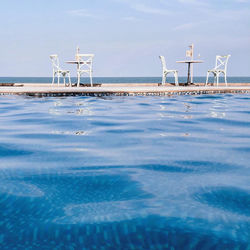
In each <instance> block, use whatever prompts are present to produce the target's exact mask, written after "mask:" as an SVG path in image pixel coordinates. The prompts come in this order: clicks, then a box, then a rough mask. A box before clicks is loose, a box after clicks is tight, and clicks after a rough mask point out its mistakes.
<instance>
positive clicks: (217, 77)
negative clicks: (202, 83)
mask: <svg viewBox="0 0 250 250" xmlns="http://www.w3.org/2000/svg"><path fill="white" fill-rule="evenodd" d="M216 80H217V81H216V82H217V87H218V86H219V74H216Z"/></svg>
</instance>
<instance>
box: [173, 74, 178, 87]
mask: <svg viewBox="0 0 250 250" xmlns="http://www.w3.org/2000/svg"><path fill="white" fill-rule="evenodd" d="M174 77H175V85H176V86H179V82H178V73H177V72H175V74H174Z"/></svg>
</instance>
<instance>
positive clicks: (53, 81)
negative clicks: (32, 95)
mask: <svg viewBox="0 0 250 250" xmlns="http://www.w3.org/2000/svg"><path fill="white" fill-rule="evenodd" d="M54 83H55V73H53V78H52V85H54Z"/></svg>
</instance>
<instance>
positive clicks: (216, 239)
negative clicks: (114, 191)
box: [1, 215, 248, 250]
mask: <svg viewBox="0 0 250 250" xmlns="http://www.w3.org/2000/svg"><path fill="white" fill-rule="evenodd" d="M204 223H206V222H205V221H202V220H195V219H188V218H187V220H183V219H179V218H168V219H167V218H163V217H160V216H154V215H152V216H148V217H147V218H143V219H141V218H138V219H132V220H125V221H121V222H113V223H100V224H77V225H57V224H44V225H39V226H38V227H34V228H31V227H27V228H26V230H22V231H21V232H20V231H19V232H18V231H16V232H11V233H10V232H9V233H8V234H7V233H6V231H2V233H3V234H2V242H1V243H2V244H1V249H3V250H5V249H14V248H15V249H20V250H23V249H114V250H117V249H128V250H129V249H171V250H172V249H175V250H179V249H180V250H183V249H247V244H248V242H245V241H235V240H232V239H229V238H227V237H226V236H224V235H220V234H219V235H218V234H217V235H215V234H213V233H212V232H210V231H206V230H195V229H193V228H194V225H196V224H197V225H200V224H204ZM24 225H25V224H24ZM2 229H4V227H2Z"/></svg>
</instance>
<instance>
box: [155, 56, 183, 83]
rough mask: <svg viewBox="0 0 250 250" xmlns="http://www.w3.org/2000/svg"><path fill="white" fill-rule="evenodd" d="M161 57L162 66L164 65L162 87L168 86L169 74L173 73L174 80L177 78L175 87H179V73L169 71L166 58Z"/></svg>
mask: <svg viewBox="0 0 250 250" xmlns="http://www.w3.org/2000/svg"><path fill="white" fill-rule="evenodd" d="M159 57H160V59H161V64H162V85H165V84H166V78H167V75H168V74H169V73H173V74H174V78H175V85H176V86H178V85H179V83H178V71H177V70H171V69H167V67H166V60H165V57H164V56H159Z"/></svg>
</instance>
